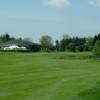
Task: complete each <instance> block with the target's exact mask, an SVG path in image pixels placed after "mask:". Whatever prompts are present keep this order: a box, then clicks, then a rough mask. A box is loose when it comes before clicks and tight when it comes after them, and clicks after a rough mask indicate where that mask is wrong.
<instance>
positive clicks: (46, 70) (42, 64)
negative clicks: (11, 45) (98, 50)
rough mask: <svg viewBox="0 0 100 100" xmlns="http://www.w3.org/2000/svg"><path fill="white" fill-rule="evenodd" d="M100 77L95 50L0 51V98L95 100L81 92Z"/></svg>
mask: <svg viewBox="0 0 100 100" xmlns="http://www.w3.org/2000/svg"><path fill="white" fill-rule="evenodd" d="M98 81H100V62H99V61H97V60H95V59H94V58H93V55H92V53H76V54H74V53H4V52H3V53H0V100H69V99H72V100H74V99H75V98H76V97H77V98H78V97H79V98H81V99H79V100H95V99H91V98H90V97H91V96H88V95H87V96H88V99H84V96H83V97H82V96H81V95H82V94H84V91H88V90H89V89H90V90H91V88H92V87H94V85H95V84H96V83H97V82H98ZM98 88H99V85H98V87H97V89H98ZM85 93H86V94H87V92H85ZM98 95H99V92H98V91H97V93H95V97H96V96H98ZM74 96H75V98H74ZM96 99H97V100H100V98H99V96H98V98H96ZM76 100H78V99H76Z"/></svg>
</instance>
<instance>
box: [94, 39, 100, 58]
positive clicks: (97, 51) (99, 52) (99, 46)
mask: <svg viewBox="0 0 100 100" xmlns="http://www.w3.org/2000/svg"><path fill="white" fill-rule="evenodd" d="M94 55H95V56H97V57H100V40H97V41H96V43H95V46H94Z"/></svg>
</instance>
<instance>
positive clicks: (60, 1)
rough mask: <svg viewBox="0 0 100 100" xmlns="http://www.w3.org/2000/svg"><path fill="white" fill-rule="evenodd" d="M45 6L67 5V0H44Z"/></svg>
mask: <svg viewBox="0 0 100 100" xmlns="http://www.w3.org/2000/svg"><path fill="white" fill-rule="evenodd" d="M44 4H45V5H46V6H52V7H67V6H69V4H70V2H69V0H44Z"/></svg>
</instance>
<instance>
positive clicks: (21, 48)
mask: <svg viewBox="0 0 100 100" xmlns="http://www.w3.org/2000/svg"><path fill="white" fill-rule="evenodd" d="M3 50H4V51H6V50H27V48H26V47H19V46H17V45H12V46H8V47H3Z"/></svg>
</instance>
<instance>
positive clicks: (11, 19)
mask: <svg viewBox="0 0 100 100" xmlns="http://www.w3.org/2000/svg"><path fill="white" fill-rule="evenodd" d="M5 32H8V33H10V34H11V35H12V36H17V37H30V38H32V39H33V40H34V41H35V42H37V41H38V40H39V38H40V37H41V35H44V34H48V35H51V36H52V37H53V38H54V39H57V38H59V39H60V37H61V36H62V35H63V34H69V35H71V36H89V35H90V36H92V35H94V34H96V33H99V32H100V0H0V33H5Z"/></svg>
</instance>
